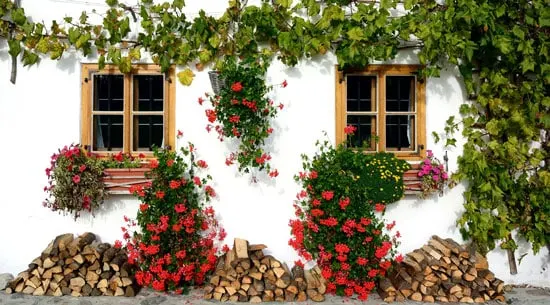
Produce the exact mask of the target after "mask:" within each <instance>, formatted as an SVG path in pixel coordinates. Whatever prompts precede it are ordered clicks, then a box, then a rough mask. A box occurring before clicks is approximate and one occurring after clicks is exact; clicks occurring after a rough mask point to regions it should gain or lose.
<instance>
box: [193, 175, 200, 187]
mask: <svg viewBox="0 0 550 305" xmlns="http://www.w3.org/2000/svg"><path fill="white" fill-rule="evenodd" d="M193 183H195V185H197V186H201V185H202V182H201V178H199V177H197V176H195V177H193Z"/></svg>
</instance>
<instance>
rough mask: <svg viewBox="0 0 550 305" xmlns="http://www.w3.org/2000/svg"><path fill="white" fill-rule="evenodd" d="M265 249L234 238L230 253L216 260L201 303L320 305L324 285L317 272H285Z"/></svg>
mask: <svg viewBox="0 0 550 305" xmlns="http://www.w3.org/2000/svg"><path fill="white" fill-rule="evenodd" d="M265 248H267V247H266V246H265V245H248V241H246V240H244V239H239V238H236V239H235V240H234V245H233V249H231V251H229V252H227V253H226V254H224V255H223V256H222V257H220V259H219V260H218V263H217V266H216V270H215V272H214V275H212V277H211V278H210V281H209V284H208V285H206V288H205V289H206V290H205V295H204V298H205V299H215V300H218V301H222V302H225V301H232V302H251V303H259V302H272V301H279V302H294V301H296V302H303V301H306V300H307V299H308V297H309V299H311V300H313V301H323V300H324V299H325V297H324V293H325V290H326V286H325V281H324V279H323V277H322V276H321V275H320V271H319V268H313V269H311V270H304V269H303V268H302V267H299V266H294V267H293V268H292V270H289V268H288V266H287V265H286V264H285V263H281V262H280V261H278V260H277V259H275V258H274V257H273V256H271V255H264V252H263V251H262V250H263V249H265Z"/></svg>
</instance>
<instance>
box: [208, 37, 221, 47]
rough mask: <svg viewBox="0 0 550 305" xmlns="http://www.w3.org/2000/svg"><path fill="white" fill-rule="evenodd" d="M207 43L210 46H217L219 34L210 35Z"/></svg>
mask: <svg viewBox="0 0 550 305" xmlns="http://www.w3.org/2000/svg"><path fill="white" fill-rule="evenodd" d="M208 43H210V45H211V46H212V48H217V47H218V46H219V45H220V36H219V35H217V34H214V35H212V36H211V37H210V38H209V39H208Z"/></svg>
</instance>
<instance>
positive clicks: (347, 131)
mask: <svg viewBox="0 0 550 305" xmlns="http://www.w3.org/2000/svg"><path fill="white" fill-rule="evenodd" d="M356 130H357V127H355V126H353V125H348V126H346V127H344V133H345V134H354V133H355V131H356Z"/></svg>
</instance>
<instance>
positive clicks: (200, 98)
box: [198, 96, 204, 105]
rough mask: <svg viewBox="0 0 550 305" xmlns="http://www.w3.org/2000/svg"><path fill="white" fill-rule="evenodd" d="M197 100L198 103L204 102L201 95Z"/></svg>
mask: <svg viewBox="0 0 550 305" xmlns="http://www.w3.org/2000/svg"><path fill="white" fill-rule="evenodd" d="M198 102H199V105H202V103H204V99H203V98H202V96H201V97H199V100H198Z"/></svg>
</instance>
